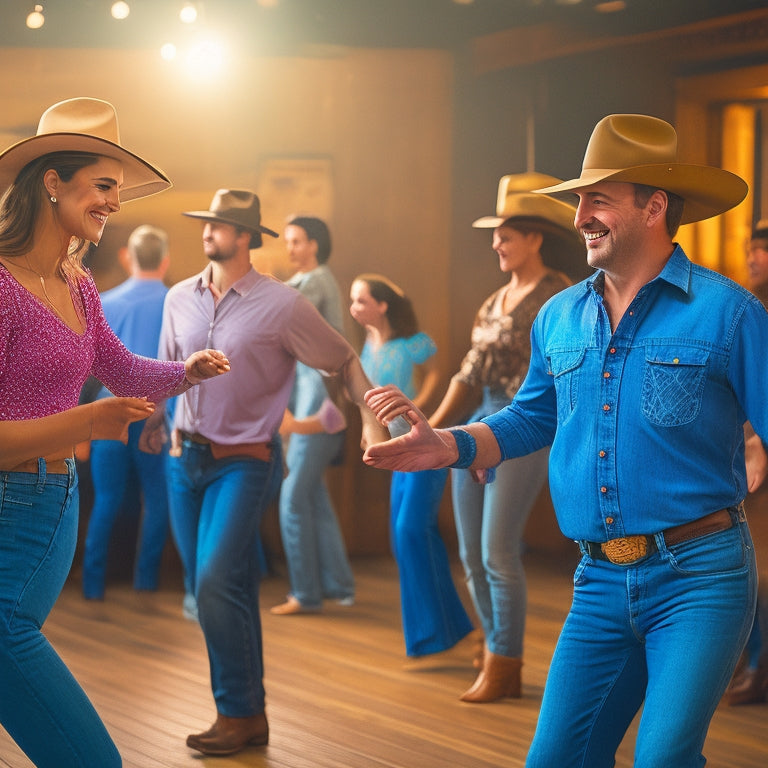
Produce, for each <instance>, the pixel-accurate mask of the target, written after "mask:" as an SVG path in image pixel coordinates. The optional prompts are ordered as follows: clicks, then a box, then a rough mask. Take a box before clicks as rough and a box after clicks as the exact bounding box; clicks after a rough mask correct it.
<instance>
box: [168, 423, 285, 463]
mask: <svg viewBox="0 0 768 768" xmlns="http://www.w3.org/2000/svg"><path fill="white" fill-rule="evenodd" d="M179 434H180V435H181V439H182V441H184V440H186V441H188V442H190V443H195V444H196V445H208V446H210V448H211V454H212V455H213V458H214V459H229V458H234V457H247V458H250V459H258V460H259V461H270V459H271V458H272V443H271V442H264V443H237V444H235V445H225V444H224V443H214V442H213V440H209V439H208V438H207V437H205V436H203V435H200V434H197V433H195V432H185V431H184V430H183V429H180V430H179Z"/></svg>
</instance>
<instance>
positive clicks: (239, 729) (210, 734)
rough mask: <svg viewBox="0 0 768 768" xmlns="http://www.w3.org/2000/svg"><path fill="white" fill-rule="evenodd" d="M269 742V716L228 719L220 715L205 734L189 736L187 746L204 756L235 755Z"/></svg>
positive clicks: (262, 714)
mask: <svg viewBox="0 0 768 768" xmlns="http://www.w3.org/2000/svg"><path fill="white" fill-rule="evenodd" d="M268 741H269V725H268V723H267V716H266V715H265V714H264V713H263V712H262V713H261V714H258V715H253V717H226V715H222V714H219V715H218V716H217V717H216V722H215V723H214V724H213V725H212V726H211V727H210V728H209V729H208V730H207V731H204V732H203V733H193V734H190V735H189V736H187V746H188V747H189V748H190V749H196V750H197V751H198V752H202V753H203V754H204V755H215V756H219V757H221V756H223V755H234V754H235V753H236V752H240V751H241V750H242V749H245V748H246V747H261V746H264V745H265V744H266V743H267V742H268Z"/></svg>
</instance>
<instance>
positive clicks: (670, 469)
mask: <svg viewBox="0 0 768 768" xmlns="http://www.w3.org/2000/svg"><path fill="white" fill-rule="evenodd" d="M602 282H603V275H602V274H601V273H599V272H598V273H596V274H595V275H593V276H591V277H590V278H588V279H587V280H585V281H583V282H581V283H579V284H577V285H574V286H572V287H570V288H567V289H566V290H564V291H562V292H561V293H559V294H557V295H556V296H554V297H553V298H552V299H551V300H550V301H549V302H547V304H545V305H544V307H542V310H541V312H540V313H539V315H538V317H537V318H536V321H535V323H534V326H533V329H532V331H531V342H532V356H531V365H530V368H529V371H528V376H527V378H526V380H525V382H524V383H523V386H522V387H521V389H520V391H519V392H518V395H517V397H516V398H515V399H514V401H513V402H512V403H511V404H510V405H509V406H508V407H507V408H504V409H503V410H502V411H499V412H498V413H496V414H494V415H492V416H489V417H487V418H486V419H483V421H484V422H485V423H487V424H488V426H489V427H490V428H491V430H492V431H493V433H494V434H495V436H496V438H497V440H498V441H499V446H500V448H501V453H502V457H503V459H507V458H511V457H514V456H520V455H523V454H526V453H529V452H531V451H534V450H536V449H538V448H541V447H542V446H545V445H549V444H551V445H552V451H551V454H550V474H549V478H550V487H551V493H552V500H553V503H554V507H555V510H556V514H557V518H558V522H559V524H560V528H561V529H562V531H563V533H564V534H565V535H566V536H568V537H569V538H572V539H588V540H591V541H606V540H608V539H613V538H616V537H620V536H625V535H631V534H651V533H656V532H658V531H661V530H663V529H665V528H668V527H670V526H673V525H679V524H681V523H686V522H689V521H691V520H695V519H697V518H699V517H702V516H703V515H706V514H708V513H710V512H714V511H715V510H718V509H722V508H723V507H728V506H731V505H734V504H737V503H738V502H740V501H741V500H742V499H743V498H744V496H745V495H746V471H745V467H744V433H743V425H744V422H745V420H746V419H749V421H751V423H752V426H753V427H754V428H755V431H756V432H757V434H758V435H760V437H761V438H763V440H765V438H766V437H768V313H766V311H765V309H764V308H763V305H762V304H761V303H760V301H758V299H757V298H755V297H754V296H753V295H752V294H751V293H749V292H748V291H746V290H745V289H744V288H741V287H740V286H739V285H737V284H736V283H734V282H733V281H731V280H729V279H728V278H726V277H724V276H723V275H720V274H718V273H716V272H713V271H711V270H708V269H705V268H703V267H700V266H698V265H696V264H693V263H691V262H690V261H689V260H688V258H687V257H686V255H685V253H684V252H683V250H682V249H681V248H680V247H679V246H676V247H675V250H674V252H673V253H672V256H671V257H670V259H669V261H668V262H667V264H666V265H665V267H664V269H663V271H662V272H661V274H660V275H659V276H658V277H656V278H655V279H654V280H652V281H651V282H649V283H648V284H647V285H645V286H643V288H642V289H641V290H640V291H639V292H638V294H637V296H636V297H635V299H634V300H633V302H632V304H631V305H630V306H629V308H628V309H627V311H626V312H625V314H624V316H623V317H622V318H621V321H620V322H619V324H618V327H617V328H616V330H615V332H613V333H612V332H611V327H610V323H609V319H608V314H607V312H606V309H605V306H604V304H603V299H602V295H601V287H602Z"/></svg>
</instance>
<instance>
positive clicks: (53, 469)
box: [1, 459, 69, 475]
mask: <svg viewBox="0 0 768 768" xmlns="http://www.w3.org/2000/svg"><path fill="white" fill-rule="evenodd" d="M38 468H39V465H38V460H37V459H28V460H27V461H22V462H21V464H17V465H16V466H15V467H14V468H13V469H4V470H1V471H3V472H34V473H35V474H37V471H38ZM45 471H46V473H47V474H49V475H68V474H69V467H68V466H67V460H66V459H45Z"/></svg>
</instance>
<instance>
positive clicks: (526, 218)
mask: <svg viewBox="0 0 768 768" xmlns="http://www.w3.org/2000/svg"><path fill="white" fill-rule="evenodd" d="M559 182H560V179H556V178H555V177H554V176H547V175H545V174H543V173H536V172H535V171H534V172H529V173H513V174H509V175H507V176H502V177H501V179H500V181H499V191H498V195H497V198H496V215H495V216H483V217H482V218H480V219H477V220H475V221H473V222H472V226H473V227H477V228H480V229H490V228H496V227H498V226H500V225H502V224H504V222H507V221H510V219H511V221H510V224H511V225H512V226H513V227H514V225H515V222H517V223H518V224H520V225H528V226H530V227H533V228H535V229H538V230H539V231H540V232H541V233H542V234H543V235H544V238H545V240H544V242H543V243H542V256H543V257H544V263H545V264H546V265H547V266H548V267H550V268H552V269H557V270H559V271H561V272H565V273H566V274H567V275H569V276H570V277H571V278H572V279H581V278H582V277H585V276H586V274H587V272H588V271H589V270H588V267H587V262H586V258H585V252H586V247H585V245H584V240H583V239H582V238H581V237H580V236H579V234H578V232H577V231H576V228H575V227H574V225H573V220H574V217H575V215H576V208H575V207H574V206H573V205H570V204H569V203H566V202H563V201H562V200H557V199H555V198H554V197H548V196H546V195H538V194H534V193H533V192H532V191H531V190H532V189H534V188H535V187H540V186H542V185H543V184H557V183H559Z"/></svg>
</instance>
